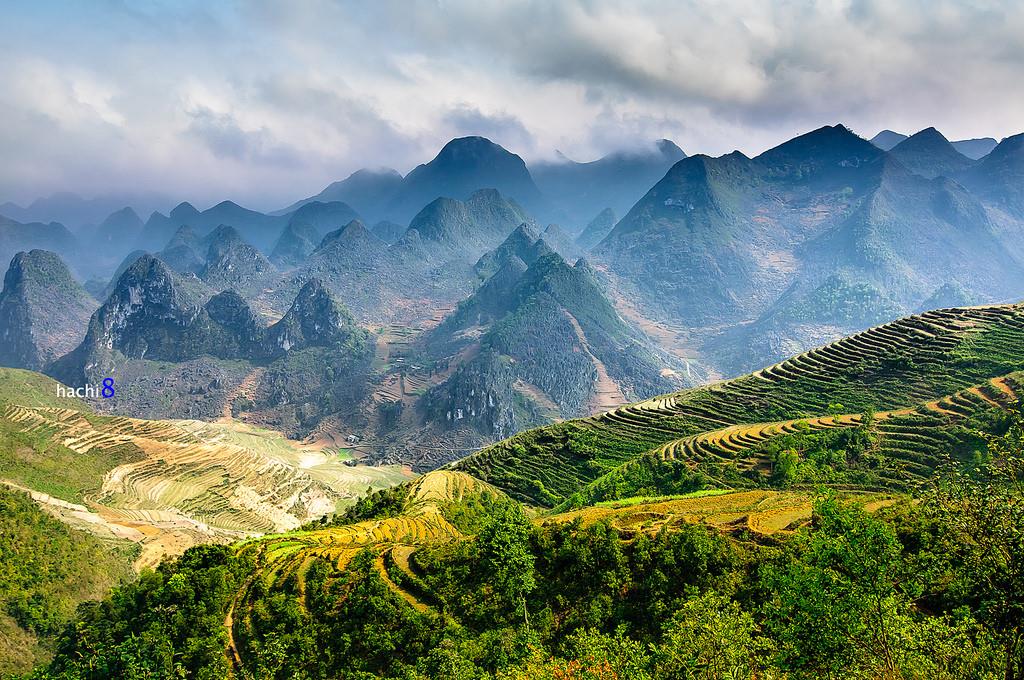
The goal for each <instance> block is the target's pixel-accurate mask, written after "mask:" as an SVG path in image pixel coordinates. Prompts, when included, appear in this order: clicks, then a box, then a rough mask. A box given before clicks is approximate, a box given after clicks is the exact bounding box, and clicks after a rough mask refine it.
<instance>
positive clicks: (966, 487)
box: [34, 418, 1024, 680]
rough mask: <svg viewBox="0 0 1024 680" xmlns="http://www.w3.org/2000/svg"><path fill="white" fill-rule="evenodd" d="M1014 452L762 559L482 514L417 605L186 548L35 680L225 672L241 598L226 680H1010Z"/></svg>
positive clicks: (430, 555) (822, 503)
mask: <svg viewBox="0 0 1024 680" xmlns="http://www.w3.org/2000/svg"><path fill="white" fill-rule="evenodd" d="M1022 454H1024V430H1022V428H1021V424H1020V420H1019V418H1018V420H1017V421H1016V424H1014V425H1013V426H1012V427H1010V429H1009V431H1008V432H1007V433H1006V434H1005V435H1003V436H1000V437H997V438H991V439H990V442H989V458H988V460H982V461H980V462H979V464H978V465H977V466H976V467H975V468H973V469H963V468H949V469H947V470H945V471H943V474H941V475H940V476H939V477H938V478H937V480H936V481H935V482H932V483H929V484H928V485H927V486H926V487H924V488H922V489H921V492H920V494H919V502H917V503H913V504H911V503H907V504H903V505H900V506H895V507H893V508H889V509H888V510H886V511H882V512H881V513H880V514H877V515H872V514H869V513H868V512H866V511H865V510H863V509H862V508H861V507H860V506H858V505H855V504H851V503H847V502H845V501H843V500H841V499H839V498H838V497H836V496H834V495H831V494H826V495H823V496H821V497H820V498H819V499H818V500H817V502H816V503H815V509H814V516H813V520H812V523H811V525H810V526H809V527H808V528H807V529H806V530H802V531H801V532H799V533H797V534H796V535H794V536H792V537H791V538H789V539H787V540H785V541H783V542H782V543H780V544H777V545H758V544H752V543H745V542H742V541H739V540H734V539H730V538H727V537H725V536H723V535H721V534H720V533H717V532H715V531H712V530H709V529H707V528H705V527H702V526H690V525H682V526H679V527H677V528H674V529H673V530H670V531H667V530H663V531H661V532H659V533H657V534H654V535H648V534H644V533H638V534H635V535H633V536H631V537H627V536H625V535H623V534H620V533H619V532H618V531H616V530H615V529H614V528H612V527H610V526H609V525H607V524H602V523H598V524H593V525H590V526H583V525H582V524H580V523H579V522H575V523H569V524H557V523H555V524H549V525H536V524H533V523H531V522H529V520H528V519H527V518H526V516H525V515H524V514H523V512H522V510H521V509H520V508H519V506H518V505H514V504H504V503H495V504H494V505H492V506H490V507H489V508H488V509H487V515H486V517H485V518H484V519H483V520H482V523H481V525H480V526H481V528H480V530H479V533H478V535H477V537H476V538H475V539H473V540H466V541H455V542H451V543H447V544H441V545H435V546H432V547H429V548H422V549H420V550H419V551H418V552H417V553H415V554H414V560H413V567H414V569H415V572H416V574H415V577H414V578H406V579H405V580H403V577H402V576H401V574H399V573H398V572H395V573H393V574H392V575H391V577H390V578H391V580H393V581H395V582H398V583H399V584H400V585H403V587H405V588H407V590H408V591H411V592H415V593H416V594H417V596H418V597H419V598H420V599H421V600H422V601H423V602H424V603H425V604H426V605H428V606H427V607H425V608H423V609H415V608H413V607H410V606H409V604H408V603H407V602H406V601H404V600H403V599H402V597H400V596H399V595H398V594H397V593H396V591H395V590H394V588H393V587H391V585H390V584H389V583H388V582H387V581H386V580H385V576H384V575H382V573H381V572H380V571H379V569H378V568H377V567H376V559H377V556H376V555H375V554H374V553H373V552H372V551H370V550H366V551H364V552H362V553H360V554H359V555H358V556H357V557H356V558H355V559H354V560H353V561H352V562H351V563H350V564H349V565H348V566H347V568H345V569H344V570H343V571H340V572H339V571H338V570H337V569H336V568H335V567H334V566H333V565H331V564H328V563H327V562H323V561H320V562H315V563H314V564H313V565H312V566H311V567H310V569H309V570H308V571H307V572H306V573H305V579H304V583H302V584H301V585H300V584H299V583H297V582H296V580H295V579H294V578H289V579H286V580H285V582H284V583H276V584H271V583H270V582H268V581H265V580H263V579H261V578H257V579H255V580H254V581H253V582H251V583H248V584H246V579H247V578H248V576H247V575H248V574H250V573H251V571H250V570H251V565H245V564H241V563H240V561H239V560H238V558H233V557H232V556H231V554H230V553H229V552H228V551H227V550H226V549H224V548H215V547H204V548H196V549H193V550H192V551H190V552H189V553H187V554H186V555H185V557H183V558H181V559H180V560H178V561H177V562H175V563H171V564H168V565H165V566H164V567H161V569H160V570H159V571H158V572H157V573H155V574H150V575H147V576H145V577H144V578H142V579H141V580H140V581H139V583H137V584H134V585H131V586H126V587H123V588H121V589H119V590H117V591H115V593H114V595H113V596H112V597H111V598H110V599H109V600H107V601H106V602H104V603H102V604H97V605H89V606H86V607H83V608H82V610H81V612H80V614H79V618H78V620H77V621H76V622H75V623H74V624H73V625H72V626H70V627H69V628H68V629H67V630H66V631H65V633H64V635H63V637H62V639H61V642H60V645H59V649H58V654H57V657H56V658H55V660H54V662H53V663H52V664H51V665H50V667H49V668H48V669H45V670H42V669H41V670H40V671H38V672H37V674H36V675H35V676H34V677H35V678H63V679H76V680H77V679H82V678H106V677H139V678H142V677H145V678H172V677H190V678H220V677H224V676H225V674H226V672H227V666H228V661H227V658H228V657H227V656H226V655H225V654H224V649H225V647H226V644H227V640H226V632H225V628H224V627H223V625H222V624H223V622H224V617H225V615H226V613H227V611H228V610H229V608H230V607H231V606H232V603H233V602H234V601H235V594H236V592H237V591H238V590H239V588H242V587H248V588H249V598H250V599H249V601H250V602H252V603H253V604H252V608H251V611H249V612H248V613H247V617H248V620H249V625H248V626H247V627H246V629H245V630H246V631H247V632H246V635H245V636H244V638H243V639H239V640H236V643H237V645H238V647H239V651H240V653H241V656H242V659H243V667H242V668H240V669H238V671H237V673H236V676H237V677H246V678H281V679H284V678H337V677H344V678H369V677H390V678H403V679H419V678H455V679H458V678H501V679H518V678H524V679H525V678H531V679H532V678H550V679H552V680H554V679H556V678H557V679H559V680H567V679H577V678H578V679H584V678H586V679H606V678H607V679H610V678H635V679H638V680H642V679H644V678H716V679H717V678H722V679H724V678H773V677H778V678H781V677H787V678H865V679H867V678H924V677H927V678H951V679H952V678H1010V679H1013V678H1021V677H1024V649H1022V643H1021V638H1022V620H1024V594H1022V591H1021V588H1020V584H1021V583H1024V539H1022V533H1021V526H1022V522H1024V455H1022ZM389 573H391V572H389ZM234 615H235V616H236V617H237V616H240V615H241V613H240V612H234Z"/></svg>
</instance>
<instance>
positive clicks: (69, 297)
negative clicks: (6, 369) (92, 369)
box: [0, 250, 97, 370]
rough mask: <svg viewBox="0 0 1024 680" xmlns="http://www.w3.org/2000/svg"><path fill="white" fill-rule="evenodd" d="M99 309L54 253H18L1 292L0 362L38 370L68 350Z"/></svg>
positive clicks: (5, 277) (79, 340) (80, 336)
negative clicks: (94, 312)
mask: <svg viewBox="0 0 1024 680" xmlns="http://www.w3.org/2000/svg"><path fill="white" fill-rule="evenodd" d="M96 307H97V303H96V301H95V300H94V299H93V298H92V296H90V295H89V294H88V293H86V292H85V290H84V289H83V288H82V287H81V286H80V285H78V282H77V281H75V279H74V277H73V276H72V275H71V272H70V271H69V270H68V268H67V265H65V264H64V262H63V261H62V260H61V259H60V257H58V256H57V255H56V254H55V253H51V252H48V251H45V250H31V251H29V252H27V253H25V252H22V253H18V254H17V255H15V256H14V259H12V260H11V266H10V268H9V269H8V270H7V273H6V275H5V276H4V287H3V291H2V292H0V365H2V366H11V367H14V368H29V369H32V370H39V369H41V368H42V367H43V366H46V365H47V364H49V363H50V362H51V361H53V360H54V359H56V358H58V357H60V356H63V355H64V354H67V353H68V352H70V351H71V350H72V349H74V348H75V347H76V346H77V345H78V343H80V342H81V341H82V338H83V336H84V334H85V328H86V325H87V324H88V320H89V317H90V316H91V315H92V313H93V311H94V310H95V309H96Z"/></svg>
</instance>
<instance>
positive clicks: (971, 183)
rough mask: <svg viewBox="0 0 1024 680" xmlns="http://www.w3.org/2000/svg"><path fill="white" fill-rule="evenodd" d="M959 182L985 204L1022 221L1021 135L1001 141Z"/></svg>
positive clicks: (1023, 147) (1023, 144)
mask: <svg viewBox="0 0 1024 680" xmlns="http://www.w3.org/2000/svg"><path fill="white" fill-rule="evenodd" d="M962 180H963V182H964V183H965V184H966V185H967V186H968V187H970V188H971V189H972V190H973V191H974V192H975V193H976V194H977V195H978V196H980V197H981V199H982V200H983V201H985V202H986V204H988V205H991V206H993V207H995V208H997V209H998V210H1000V211H1003V212H1006V213H1008V214H1009V215H1010V216H1011V217H1013V218H1015V219H1017V220H1024V134H1019V135H1014V136H1012V137H1007V138H1006V139H1004V140H1003V141H1001V142H1000V143H999V145H998V146H996V148H994V149H992V152H991V153H989V154H988V155H987V156H985V157H984V158H983V159H981V161H980V162H979V163H978V164H977V165H976V166H974V167H973V168H971V169H970V170H969V171H967V172H965V173H964V174H963V176H962Z"/></svg>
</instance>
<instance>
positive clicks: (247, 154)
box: [0, 0, 1024, 207]
mask: <svg viewBox="0 0 1024 680" xmlns="http://www.w3.org/2000/svg"><path fill="white" fill-rule="evenodd" d="M5 15H6V16H5V19H9V21H8V23H9V24H10V25H9V27H8V30H7V31H6V33H5V36H4V37H3V40H4V44H3V45H0V47H2V48H3V49H2V50H0V74H2V75H0V106H2V107H3V110H4V111H5V124H4V125H3V126H2V127H0V154H2V157H3V158H4V163H3V164H2V165H0V200H7V199H18V200H22V201H25V200H28V199H31V198H32V197H34V196H36V195H39V194H45V193H49V192H51V191H54V190H59V189H70V190H76V191H80V192H83V193H87V194H88V193H102V192H104V191H111V190H144V189H157V190H161V191H164V192H167V193H170V194H173V195H176V196H180V197H181V198H183V199H184V198H188V199H191V200H195V201H197V202H199V203H202V202H203V201H210V202H212V201H215V200H218V199H220V198H224V197H231V198H233V199H234V200H238V201H241V202H247V203H251V204H253V205H255V206H257V207H274V206H276V205H278V204H283V203H286V202H289V201H290V200H291V199H293V198H296V197H299V196H301V195H305V194H308V193H312V192H314V191H317V190H319V189H320V188H322V186H323V185H325V184H327V183H328V182H330V181H331V180H334V179H337V178H339V177H343V176H344V175H346V174H347V173H349V172H351V171H352V170H354V169H356V168H358V167H360V166H363V165H373V166H378V165H389V166H393V167H396V168H398V169H399V170H401V171H403V172H405V171H407V170H409V169H410V168H411V167H412V166H414V165H415V164H417V163H419V162H422V161H424V160H426V159H428V158H429V157H430V156H431V155H432V154H433V153H434V152H436V150H437V149H439V148H440V146H441V145H442V144H443V143H444V142H445V141H447V139H448V138H449V137H451V136H455V135H465V134H474V133H475V134H484V135H489V136H493V137H494V138H495V139H496V141H499V142H500V143H504V144H507V145H508V146H509V147H510V148H512V150H514V151H516V152H517V153H520V154H521V155H523V156H525V157H527V158H531V157H533V158H538V157H546V156H549V155H551V154H552V153H553V151H554V149H556V148H557V149H560V150H562V151H564V152H565V153H567V154H569V155H571V156H573V157H576V158H580V159H589V158H593V157H596V156H597V155H599V154H601V153H604V152H607V151H609V150H612V149H614V148H616V147H621V146H625V145H632V144H636V143H638V142H641V141H646V140H650V139H653V138H656V137H670V138H673V139H674V140H675V141H676V142H677V143H679V145H680V146H681V147H683V149H684V150H685V151H687V152H688V153H695V152H709V153H725V152H728V151H731V150H733V149H735V148H739V149H741V150H743V151H744V152H746V153H751V154H753V153H757V152H759V151H761V150H763V149H764V148H767V147H768V146H771V145H773V144H775V143H778V142H780V141H782V140H784V139H786V138H788V137H790V136H792V135H794V134H797V133H799V132H803V131H806V130H807V129H810V128H813V127H817V126H819V125H823V124H826V123H834V122H840V121H841V122H846V123H848V124H849V125H851V126H852V127H853V128H854V129H855V130H857V131H859V132H861V133H863V134H866V135H871V134H874V132H876V131H877V130H878V129H880V128H882V127H892V128H894V129H898V130H902V131H906V132H913V131H915V130H918V129H921V128H924V127H927V126H929V125H935V126H936V127H938V128H939V129H940V130H942V131H943V132H945V133H946V134H947V135H949V136H951V137H954V138H958V137H973V136H982V135H992V136H997V137H999V136H1004V135H1008V134H1012V133H1016V132H1019V131H1020V128H1021V127H1024V124H1022V123H1021V120H1022V119H1021V117H1020V113H1021V111H1024V88H1020V87H1019V83H1018V82H1017V81H1018V80H1019V76H1020V73H1021V72H1022V71H1024V46H1022V43H1021V41H1020V39H1019V36H1020V35H1022V34H1024V6H1022V5H1021V4H1020V3H1016V2H1011V1H1010V0H1005V1H1002V2H1001V1H998V0H987V1H983V2H967V1H966V0H964V1H962V2H960V1H956V0H933V1H926V0H905V1H903V2H891V1H883V0H842V1H841V0H777V1H775V2H764V1H763V0H723V1H722V2H698V1H696V0H683V1H679V0H645V1H640V2H637V1H631V0H560V1H559V2H549V1H548V0H512V1H499V0H444V2H441V1H439V0H434V1H431V0H379V1H377V2H373V3H350V2H340V1H339V2H332V1H330V0H309V1H308V2H303V3H289V2H284V1H283V0H282V1H270V0H263V1H260V2H251V3H241V4H205V3H200V2H188V3H184V4H182V3H173V4H156V5H138V6H137V5H131V6H121V5H120V4H119V3H114V4H105V5H102V6H101V5H96V4H93V3H89V4H86V5H83V4H79V3H71V2H64V3H58V2H51V3H46V2H44V3H34V4H33V5H31V6H29V5H27V4H26V5H24V6H23V7H20V8H18V9H16V10H8V11H7V12H5Z"/></svg>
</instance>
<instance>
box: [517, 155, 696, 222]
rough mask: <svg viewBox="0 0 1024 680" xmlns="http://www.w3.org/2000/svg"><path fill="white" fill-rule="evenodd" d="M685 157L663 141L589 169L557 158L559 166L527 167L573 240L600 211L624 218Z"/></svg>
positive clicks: (601, 160) (599, 161)
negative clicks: (574, 235) (563, 221)
mask: <svg viewBox="0 0 1024 680" xmlns="http://www.w3.org/2000/svg"><path fill="white" fill-rule="evenodd" d="M685 157H686V154H685V153H683V151H682V149H680V148H679V147H678V146H676V145H675V144H674V143H673V142H671V141H669V140H667V139H661V140H658V141H657V142H656V143H655V144H653V145H652V146H651V148H649V149H633V150H630V151H620V152H617V153H613V154H609V155H607V156H604V157H602V158H599V159H597V160H595V161H590V162H589V163H580V162H577V161H573V160H571V159H569V158H566V157H564V156H562V158H561V160H560V161H555V162H549V163H535V164H533V165H531V167H530V173H531V174H532V175H533V178H534V180H535V181H536V183H537V186H538V187H540V190H541V192H542V193H543V194H544V195H545V197H547V198H548V199H550V200H551V202H552V203H553V204H554V205H555V206H556V207H557V208H558V209H559V210H561V211H562V212H563V213H564V218H560V219H564V220H566V225H567V226H568V227H569V230H570V232H571V233H573V234H577V233H579V231H580V230H581V229H582V227H583V225H584V224H586V223H587V220H589V219H590V218H591V217H592V216H593V215H595V214H596V213H597V212H598V211H600V210H602V209H603V208H606V207H610V208H611V209H612V210H613V211H615V212H616V213H617V214H619V215H622V214H624V213H626V212H627V211H628V210H629V209H630V208H631V207H632V206H633V204H634V203H636V202H637V201H638V200H640V198H642V197H643V195H644V194H645V193H646V192H647V190H648V189H650V188H651V187H652V186H654V184H655V183H656V182H657V181H658V180H660V179H661V178H662V177H664V176H665V173H666V172H668V169H669V168H671V167H672V166H673V165H674V164H675V163H676V162H677V161H680V160H682V159H683V158H685Z"/></svg>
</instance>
